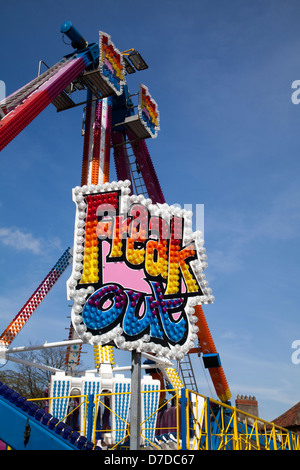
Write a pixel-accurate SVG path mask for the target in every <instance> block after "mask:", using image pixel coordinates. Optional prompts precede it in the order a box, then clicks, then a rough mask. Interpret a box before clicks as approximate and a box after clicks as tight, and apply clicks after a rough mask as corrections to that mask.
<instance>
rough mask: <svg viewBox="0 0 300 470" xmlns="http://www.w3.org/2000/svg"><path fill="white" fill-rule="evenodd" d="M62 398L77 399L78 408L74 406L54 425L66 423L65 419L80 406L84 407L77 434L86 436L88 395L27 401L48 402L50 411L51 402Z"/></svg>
mask: <svg viewBox="0 0 300 470" xmlns="http://www.w3.org/2000/svg"><path fill="white" fill-rule="evenodd" d="M63 398H69V399H74V398H78V399H79V401H80V403H79V405H78V406H76V407H75V408H73V409H72V410H71V411H70V412H69V413H67V414H66V415H65V416H64V417H63V418H61V420H60V421H59V422H58V423H57V424H56V426H57V425H58V424H59V423H61V422H66V421H67V419H68V418H69V417H70V416H71V415H72V414H73V413H74V412H75V411H76V410H79V409H80V407H81V406H83V407H84V412H83V421H82V422H81V421H80V429H79V430H78V432H79V433H80V434H82V435H85V434H86V430H87V410H88V403H89V398H88V395H72V396H62V397H47V398H30V399H28V401H33V402H36V401H37V402H41V401H42V402H46V403H47V402H48V403H49V405H48V407H49V410H51V402H53V400H60V399H63Z"/></svg>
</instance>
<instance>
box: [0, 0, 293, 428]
mask: <svg viewBox="0 0 300 470" xmlns="http://www.w3.org/2000/svg"><path fill="white" fill-rule="evenodd" d="M299 14H300V5H299V2H298V1H297V0H289V1H288V2H286V1H284V0H277V1H276V2H275V1H272V0H259V1H258V0H251V1H250V0H228V1H226V2H224V1H223V0H207V1H205V0H197V1H195V0H186V1H185V2H181V1H178V0H173V1H170V0H160V1H158V0H153V1H152V2H143V1H141V0H138V1H137V0H127V1H126V2H124V1H121V0H109V1H108V0H102V1H100V2H99V1H94V0H87V1H85V2H79V1H77V0H74V1H68V0H60V1H59V2H58V1H53V2H51V4H50V3H46V2H40V1H37V0H35V1H33V0H28V1H26V2H22V1H20V0H19V1H15V2H3V4H2V6H1V18H2V26H1V32H0V38H1V52H0V63H1V69H0V80H3V81H4V82H5V84H6V92H7V94H10V93H12V92H14V91H15V90H16V89H18V88H20V87H21V86H22V85H24V84H26V83H27V82H28V81H30V80H31V79H33V78H34V77H35V76H36V74H37V70H38V62H39V60H41V59H43V60H44V61H45V62H46V63H47V64H48V65H53V64H54V63H56V62H58V61H59V60H60V59H61V58H62V57H63V56H64V55H65V54H67V53H69V52H70V51H71V48H70V46H67V45H66V44H64V43H63V41H62V37H61V34H60V26H61V24H62V23H63V22H64V21H67V20H70V21H72V22H73V24H74V25H75V26H76V27H77V29H78V30H79V31H80V32H81V33H82V34H83V36H84V37H85V38H86V39H87V40H88V41H89V42H97V41H98V31H99V30H102V31H105V32H106V33H108V34H110V35H111V37H112V40H113V42H114V43H115V45H116V46H117V47H118V48H119V49H120V50H121V51H122V50H126V49H129V48H132V47H134V48H136V49H137V50H138V51H139V52H141V53H142V55H143V56H144V58H145V60H146V61H147V62H148V64H149V69H148V70H147V71H144V72H140V73H139V74H136V75H135V76H129V77H128V85H129V89H130V91H131V92H132V93H136V92H137V90H138V83H139V82H142V83H144V84H145V85H146V86H148V87H149V91H150V93H151V94H152V96H153V97H154V99H155V100H156V101H157V103H158V106H159V111H160V122H161V131H160V133H159V135H158V137H157V139H155V140H152V141H151V142H150V141H148V142H147V144H148V147H149V150H150V153H151V157H152V160H153V163H154V165H155V168H156V171H157V173H158V177H159V180H160V183H161V186H162V188H163V191H164V194H165V197H166V200H167V202H168V203H169V204H173V203H179V204H181V205H182V206H183V205H184V204H192V205H193V208H194V209H195V208H196V205H197V204H204V205H205V245H206V249H207V255H208V269H207V271H206V276H207V279H208V281H209V284H210V287H211V288H212V289H213V294H214V296H215V303H214V304H213V305H209V306H207V307H206V308H205V310H204V311H205V314H206V318H207V321H208V324H209V327H210V330H211V333H212V335H213V338H214V341H215V344H216V347H217V350H218V351H219V353H220V356H221V360H222V365H223V368H224V371H225V374H226V377H227V380H228V383H229V386H230V389H231V391H232V395H233V402H234V399H235V397H236V395H237V394H244V395H255V396H256V398H257V400H258V402H259V414H260V416H261V417H262V418H265V419H273V418H276V417H277V416H279V415H280V414H281V413H283V412H284V411H286V410H287V409H288V408H290V407H291V406H292V405H294V404H295V403H297V402H298V401H299V400H300V395H299V388H300V387H299V385H300V380H299V377H300V364H299V365H297V364H293V363H292V359H291V357H292V353H293V351H294V350H293V349H292V342H293V341H294V340H297V339H300V321H299V316H300V308H299V306H300V289H299V287H300V286H299V283H300V267H299V255H300V238H299V232H300V184H299V183H300V160H299V153H300V105H299V106H297V105H295V104H293V103H292V101H291V95H292V89H291V84H292V82H293V81H294V80H298V79H300V56H299V50H300V48H299V46H300V30H299ZM81 123H82V108H76V109H73V110H69V111H65V112H63V113H56V110H55V108H54V107H53V106H52V105H51V106H50V107H49V108H47V109H46V110H45V111H44V112H43V113H42V114H41V115H40V116H39V117H38V118H37V119H36V120H35V121H34V122H33V123H32V124H30V126H28V127H27V128H26V130H25V131H23V132H22V134H20V135H19V136H18V137H17V138H16V139H15V140H14V141H13V142H12V143H10V144H9V146H8V147H6V148H5V149H4V150H3V151H2V152H1V155H0V188H1V189H0V268H1V289H0V305H1V307H0V330H1V332H2V331H3V330H4V328H5V327H6V326H7V324H8V323H9V322H10V321H11V319H12V318H13V317H14V316H15V315H16V313H17V312H18V311H19V309H20V308H21V307H22V305H23V304H24V303H25V302H26V300H27V299H28V298H29V296H30V295H31V294H32V293H33V291H34V290H35V289H36V287H37V286H38V284H39V283H40V281H41V280H42V279H43V278H44V276H45V275H46V274H47V273H48V271H49V270H50V268H51V267H52V266H53V265H54V264H55V262H56V261H57V259H58V258H59V257H60V255H61V254H62V252H63V251H64V250H65V248H67V247H68V246H72V243H73V230H74V215H75V206H74V204H73V202H72V196H71V190H72V188H73V187H74V186H76V185H78V184H80V176H81V159H82V149H83V138H82V137H81ZM112 167H113V164H112ZM69 275H70V269H69V270H68V271H67V272H66V273H65V275H64V276H63V278H62V279H61V280H60V282H59V283H58V284H57V285H56V286H55V287H54V289H53V290H52V291H51V293H50V294H49V295H48V296H47V298H46V299H45V301H44V302H43V304H42V305H41V306H40V307H39V308H38V310H37V311H36V312H35V313H34V315H33V317H32V318H31V320H30V321H29V322H28V324H27V325H26V327H25V328H24V329H23V330H22V332H21V333H20V334H19V336H18V337H17V338H16V339H15V341H14V342H13V345H14V346H17V345H23V344H28V342H29V341H31V342H33V343H37V344H38V343H42V342H44V341H45V340H47V341H55V340H62V339H65V338H67V334H68V331H66V330H65V328H67V327H68V326H69V323H70V319H69V318H67V316H68V315H70V308H69V307H68V302H67V300H66V286H65V283H66V280H67V279H68V277H69ZM88 349H89V348H88V347H87V346H86V351H87V352H88V354H87V355H84V356H83V361H84V363H85V365H86V366H87V367H92V366H93V363H92V362H89V357H90V351H88ZM127 360H128V361H129V360H130V357H129V356H128V358H126V359H125V361H127ZM123 361H124V359H123V357H119V358H117V362H118V363H119V365H121V364H123ZM193 362H194V369H195V372H196V375H197V379H198V383H199V389H200V393H203V394H204V395H205V394H208V395H211V396H213V397H214V398H215V397H216V396H215V393H214V390H213V386H212V383H211V382H210V379H209V376H208V374H207V375H206V376H205V375H204V373H203V368H202V365H201V360H200V359H199V358H194V359H193ZM127 363H129V362H127ZM6 367H7V366H6ZM206 379H207V380H208V383H209V385H210V389H209V387H208V385H207V381H206Z"/></svg>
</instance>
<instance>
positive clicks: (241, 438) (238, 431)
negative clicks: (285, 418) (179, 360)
mask: <svg viewBox="0 0 300 470" xmlns="http://www.w3.org/2000/svg"><path fill="white" fill-rule="evenodd" d="M198 397H201V398H202V400H203V401H204V405H203V407H202V411H201V413H200V414H199V410H198V408H197V407H195V406H193V402H195V400H196V399H197V398H198ZM185 398H186V402H187V406H186V424H187V429H186V448H187V449H190V450H292V449H293V450H300V438H299V435H297V434H296V433H293V432H291V431H289V430H287V429H285V428H282V427H280V426H277V425H275V424H274V423H270V422H268V421H265V420H263V419H261V418H259V417H257V416H253V415H250V414H249V413H246V412H243V411H240V410H238V409H237V408H234V407H232V406H229V405H227V404H225V403H221V402H218V401H216V400H213V399H211V398H210V399H207V398H206V397H204V396H202V395H200V394H197V393H195V392H192V391H190V390H185ZM195 409H196V412H197V413H198V415H196V414H195Z"/></svg>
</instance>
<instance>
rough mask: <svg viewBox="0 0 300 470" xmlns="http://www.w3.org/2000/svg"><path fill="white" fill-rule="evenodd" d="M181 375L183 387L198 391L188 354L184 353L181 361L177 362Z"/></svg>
mask: <svg viewBox="0 0 300 470" xmlns="http://www.w3.org/2000/svg"><path fill="white" fill-rule="evenodd" d="M178 366H179V370H180V373H181V377H182V380H183V383H184V386H185V388H188V389H189V390H192V391H194V392H197V393H198V387H197V383H196V379H195V375H194V370H193V366H192V363H191V359H190V355H189V354H186V355H185V356H184V358H183V359H182V361H180V362H179V364H178Z"/></svg>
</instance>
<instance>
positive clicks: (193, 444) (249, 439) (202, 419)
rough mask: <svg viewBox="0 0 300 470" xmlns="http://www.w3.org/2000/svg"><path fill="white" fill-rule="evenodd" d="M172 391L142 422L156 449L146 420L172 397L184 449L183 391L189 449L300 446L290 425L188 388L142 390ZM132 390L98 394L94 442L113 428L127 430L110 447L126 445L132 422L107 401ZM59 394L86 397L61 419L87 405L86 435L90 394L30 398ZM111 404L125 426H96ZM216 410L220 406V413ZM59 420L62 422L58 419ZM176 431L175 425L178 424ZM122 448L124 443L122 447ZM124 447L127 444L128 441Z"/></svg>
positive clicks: (161, 429) (179, 445)
mask: <svg viewBox="0 0 300 470" xmlns="http://www.w3.org/2000/svg"><path fill="white" fill-rule="evenodd" d="M165 392H171V393H172V394H173V396H171V398H170V399H169V400H167V401H166V402H165V403H164V404H163V405H161V406H159V408H157V410H154V411H153V413H152V414H151V415H149V416H147V418H146V419H145V420H144V421H143V422H141V437H142V438H144V440H145V445H150V446H151V447H152V448H153V450H161V448H160V447H159V445H158V444H157V443H155V442H152V441H150V440H149V439H147V437H146V436H145V431H146V429H147V430H149V429H150V428H146V426H145V423H146V422H147V420H148V419H150V418H152V417H153V415H154V414H155V413H157V412H159V411H161V410H162V408H163V407H166V406H168V403H169V402H170V401H171V400H175V403H176V436H177V444H176V449H177V450H180V449H182V441H181V440H180V432H181V429H180V419H181V417H180V411H179V400H180V399H181V398H182V393H183V394H184V395H183V396H185V400H186V407H185V423H186V427H185V430H186V434H185V436H184V437H185V441H186V449H187V450H193V451H196V450H271V449H272V450H300V436H299V435H298V434H296V433H294V432H291V431H289V430H288V429H285V428H282V427H281V426H277V425H275V424H274V423H271V422H268V421H266V420H264V419H262V418H259V417H257V416H253V415H251V414H249V413H246V412H244V411H240V410H238V409H237V408H235V407H233V406H230V405H227V404H225V403H222V402H219V401H217V400H214V399H212V398H209V399H208V398H207V397H205V396H203V395H201V394H199V393H196V392H194V391H191V390H188V389H174V390H169V389H168V390H155V391H142V392H141V393H165ZM129 393H130V392H119V393H101V394H97V395H95V396H94V406H95V413H94V420H93V430H92V442H94V443H95V442H96V433H97V432H101V433H105V432H112V431H121V430H126V433H125V436H124V438H122V439H121V440H120V441H119V442H116V443H115V444H114V445H112V446H111V447H110V450H114V449H116V448H117V447H119V448H120V446H122V442H124V443H125V441H126V440H127V438H129V437H130V422H128V421H126V420H124V419H123V418H121V417H120V416H118V414H117V413H115V411H114V410H113V409H111V408H110V407H109V406H108V405H107V404H105V403H104V397H106V396H109V397H111V396H113V395H125V394H129ZM59 398H80V399H82V400H81V402H80V404H79V405H78V406H77V407H76V408H75V409H74V410H72V411H71V412H70V413H68V414H67V415H66V416H65V417H64V418H63V419H61V421H65V420H66V418H67V417H69V416H70V415H71V414H72V413H73V412H74V411H75V410H77V409H78V408H79V407H80V406H82V405H84V406H85V412H84V420H83V423H81V430H80V433H82V434H83V435H85V433H86V429H87V409H88V406H87V405H88V395H76V396H72V397H53V398H51V397H49V398H48V397H47V398H35V399H31V400H29V401H51V400H55V399H59ZM200 399H201V400H202V401H203V400H204V405H203V407H201V408H199V406H196V407H194V409H193V403H194V404H195V402H197V400H199V401H200ZM100 404H101V405H102V406H103V407H105V408H107V409H108V410H109V411H110V413H112V414H115V415H116V416H118V418H120V419H121V420H122V421H123V422H124V428H122V429H96V422H97V409H98V406H99V405H100ZM215 410H217V414H218V415H216V412H215ZM61 421H60V422H61ZM57 424H58V423H57ZM152 429H153V428H152ZM156 429H159V431H160V432H159V433H158V434H164V433H165V432H167V430H168V429H169V428H156ZM174 434H175V426H174ZM121 448H122V447H121ZM123 448H124V449H125V448H126V446H125V444H124V447H123Z"/></svg>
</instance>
